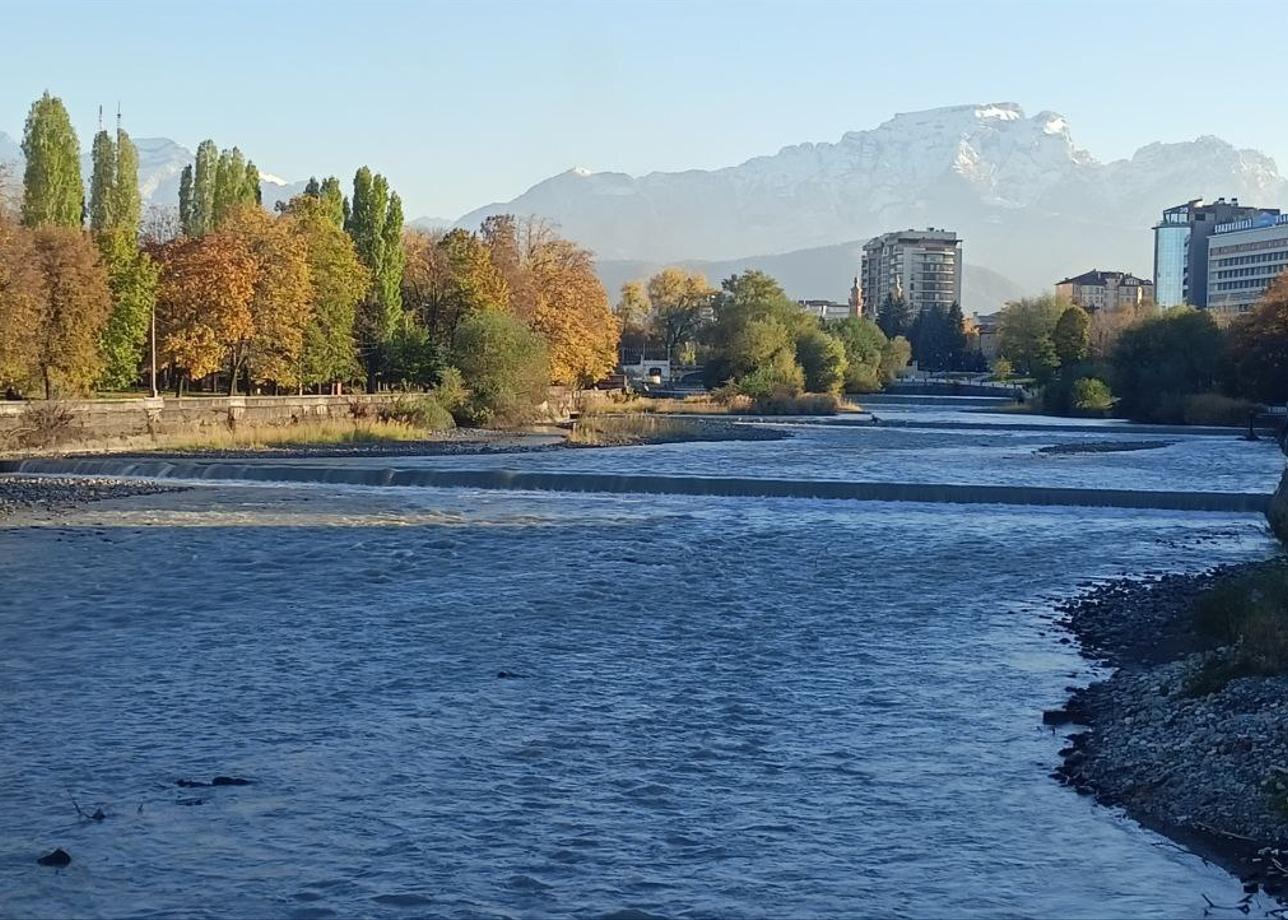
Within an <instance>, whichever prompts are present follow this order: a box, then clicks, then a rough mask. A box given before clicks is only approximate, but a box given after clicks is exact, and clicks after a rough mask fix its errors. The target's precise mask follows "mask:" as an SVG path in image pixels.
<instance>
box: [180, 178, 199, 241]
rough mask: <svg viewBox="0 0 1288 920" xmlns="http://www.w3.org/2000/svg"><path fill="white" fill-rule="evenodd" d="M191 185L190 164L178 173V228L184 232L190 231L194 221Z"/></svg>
mask: <svg viewBox="0 0 1288 920" xmlns="http://www.w3.org/2000/svg"><path fill="white" fill-rule="evenodd" d="M194 207H195V205H194V201H193V187H192V164H191V163H189V164H188V165H187V166H185V167H184V168H183V172H182V173H180V175H179V228H180V229H181V230H182V231H183V232H184V233H191V232H192V228H193V226H194V225H195V223H196V217H195V211H194Z"/></svg>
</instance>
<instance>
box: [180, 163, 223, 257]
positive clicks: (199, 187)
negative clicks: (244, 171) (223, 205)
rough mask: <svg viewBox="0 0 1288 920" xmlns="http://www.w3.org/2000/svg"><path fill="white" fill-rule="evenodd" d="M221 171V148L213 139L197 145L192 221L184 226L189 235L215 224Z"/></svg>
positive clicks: (190, 211) (190, 215) (209, 228)
mask: <svg viewBox="0 0 1288 920" xmlns="http://www.w3.org/2000/svg"><path fill="white" fill-rule="evenodd" d="M218 172H219V148H218V147H216V146H215V142H214V141H212V140H209V139H207V140H204V141H202V142H201V143H200V144H198V145H197V159H196V166H195V168H194V169H193V173H192V205H191V207H190V209H189V217H190V218H191V222H190V224H189V225H188V226H185V227H184V228H183V232H184V233H186V234H187V235H188V236H201V235H202V234H203V233H209V232H210V231H211V230H213V229H214V226H215V184H216V180H217V178H218Z"/></svg>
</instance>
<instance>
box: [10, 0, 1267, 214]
mask: <svg viewBox="0 0 1288 920" xmlns="http://www.w3.org/2000/svg"><path fill="white" fill-rule="evenodd" d="M0 22H3V30H2V31H3V34H4V42H3V46H4V53H3V54H0V87H3V92H2V93H0V130H3V131H6V132H8V133H9V134H10V135H13V136H15V137H16V136H18V135H19V134H20V132H21V130H22V124H23V120H24V118H25V115H26V110H27V107H28V106H29V105H30V103H31V100H32V99H33V98H35V97H36V96H37V95H39V94H40V92H41V91H42V90H44V89H45V88H48V89H50V90H51V91H53V92H54V93H55V94H57V95H59V96H61V97H62V98H63V99H64V101H65V102H66V103H67V104H68V107H69V108H70V110H71V113H72V117H73V119H74V121H75V123H76V125H77V128H78V130H80V132H81V137H82V143H83V144H85V143H87V142H88V140H89V136H90V134H91V133H92V131H93V129H94V124H95V117H96V112H97V107H98V105H99V104H100V103H102V104H103V105H104V106H105V107H106V108H108V109H109V110H110V109H111V108H113V107H114V106H115V104H116V102H117V100H118V99H119V100H120V101H121V103H122V106H123V108H124V112H125V124H126V127H127V129H128V130H130V131H131V133H132V134H134V135H135V136H156V135H163V136H167V137H172V138H174V139H175V140H177V141H179V142H180V143H183V144H185V145H187V146H189V147H195V146H196V144H197V142H198V141H200V140H201V139H202V138H204V137H208V136H209V137H213V138H214V139H215V140H216V141H217V142H219V143H220V144H221V145H223V146H230V145H232V144H237V145H239V146H240V147H241V148H242V149H243V150H245V151H246V152H247V153H248V155H249V156H251V158H252V159H254V160H255V161H256V163H258V164H259V165H260V167H261V168H262V169H264V170H265V171H268V172H272V173H276V174H278V175H281V176H283V177H285V178H288V179H295V178H303V177H307V176H308V175H309V174H318V175H326V174H330V173H335V174H337V175H340V176H342V177H346V178H347V177H349V176H351V175H352V173H353V170H354V169H355V168H356V167H357V166H358V165H360V164H362V163H369V164H370V165H371V166H372V168H373V169H376V170H378V171H381V172H384V173H385V174H386V175H388V176H389V177H390V180H391V182H392V183H393V185H394V186H395V188H397V189H398V190H399V191H401V192H402V194H403V197H404V199H405V201H406V202H407V211H408V214H409V215H426V214H436V215H441V216H446V217H456V216H458V215H459V214H461V213H462V212H464V211H466V210H469V209H471V208H473V207H476V206H478V205H481V204H484V203H487V202H489V201H493V200H505V199H508V198H511V197H513V196H515V195H517V194H519V193H520V192H522V191H523V190H524V189H525V188H527V187H528V186H530V185H531V184H533V183H534V182H537V181H539V180H541V179H543V178H545V177H547V176H549V175H552V174H554V173H556V172H561V171H563V170H565V169H568V168H570V167H572V166H586V167H589V168H592V169H596V170H601V169H612V170H622V171H625V172H629V173H633V174H639V173H644V172H648V171H651V170H670V169H684V168H691V167H701V168H711V167H719V166H726V165H730V164H733V163H737V162H741V161H742V160H744V159H746V158H748V157H751V156H755V155H758V154H762V153H772V152H774V151H776V150H778V149H779V148H780V147H782V146H784V145H786V144H793V143H799V142H801V141H821V140H835V139H837V138H838V137H839V136H840V135H841V134H842V133H843V132H845V131H847V130H855V129H862V128H867V127H872V126H874V125H876V124H877V123H879V122H881V121H883V120H884V119H886V118H888V117H889V116H890V115H891V114H893V113H894V112H898V111H912V110H916V109H923V108H931V107H935V106H940V105H953V104H959V103H970V102H993V101H1014V102H1019V103H1020V104H1021V105H1023V106H1024V107H1025V109H1026V111H1027V112H1028V113H1029V114H1035V113H1036V112H1038V111H1041V110H1043V109H1051V110H1054V111H1057V112H1060V113H1062V114H1064V115H1065V116H1067V117H1068V119H1069V121H1070V124H1071V126H1072V130H1073V134H1074V138H1075V140H1076V141H1077V142H1078V143H1079V144H1080V145H1081V146H1083V147H1086V148H1088V149H1090V150H1091V151H1092V153H1094V154H1095V155H1096V156H1098V157H1099V158H1101V159H1113V158H1116V157H1121V156H1128V155H1130V154H1131V152H1132V151H1133V150H1134V149H1135V148H1136V147H1138V146H1140V145H1142V144H1145V143H1148V142H1150V141H1152V140H1183V139H1190V138H1193V137H1195V136H1197V135H1199V134H1216V135H1219V136H1221V137H1224V138H1225V139H1227V140H1229V141H1231V142H1233V143H1235V144H1238V145H1240V146H1251V147H1257V148H1259V149H1261V150H1263V151H1265V152H1266V153H1269V154H1270V155H1271V156H1274V157H1275V158H1276V160H1277V161H1278V162H1279V164H1280V167H1281V169H1288V117H1285V115H1286V113H1288V110H1285V106H1284V100H1285V99H1286V98H1288V89H1286V88H1285V84H1284V72H1283V68H1282V63H1281V55H1280V54H1279V52H1278V51H1277V50H1276V49H1277V48H1278V47H1279V46H1280V45H1281V43H1282V40H1283V36H1284V34H1285V31H1286V30H1285V27H1288V0H1208V2H1200V0H1115V2H1107V0H1106V2H1101V0H1032V2H1020V0H917V2H915V3H904V2H892V0H881V2H867V0H850V2H840V0H836V2H829V0H804V2H802V0H797V2H794V3H787V2H754V0H743V2H718V0H707V2H702V0H688V2H672V0H644V2H638V0H620V2H612V0H604V2H582V0H559V2H553V0H524V2H508V0H483V2H477V3H463V2H462V3H429V2H415V3H413V2H380V0H373V2H366V3H358V2H346V3H333V2H326V0H316V2H298V3H297V2H278V3H271V2H262V3H250V2H232V0H230V2H222V0H204V2H202V3H200V4H196V3H187V2H181V0H164V2H130V0H100V2H89V0H81V2H60V0H42V2H31V0H0Z"/></svg>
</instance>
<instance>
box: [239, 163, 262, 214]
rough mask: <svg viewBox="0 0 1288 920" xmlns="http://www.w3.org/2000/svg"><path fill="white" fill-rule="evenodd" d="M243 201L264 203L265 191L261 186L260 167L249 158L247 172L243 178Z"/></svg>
mask: <svg viewBox="0 0 1288 920" xmlns="http://www.w3.org/2000/svg"><path fill="white" fill-rule="evenodd" d="M242 201H243V202H245V203H247V204H249V203H251V202H252V201H253V202H254V203H255V204H263V203H264V199H263V193H262V192H261V191H260V187H259V169H258V167H256V166H255V164H254V163H252V162H250V161H249V160H248V161H247V162H246V174H245V178H244V179H243V180H242Z"/></svg>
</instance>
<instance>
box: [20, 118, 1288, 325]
mask: <svg viewBox="0 0 1288 920" xmlns="http://www.w3.org/2000/svg"><path fill="white" fill-rule="evenodd" d="M135 143H136V144H137V146H138V148H139V185H140V187H141V189H142V190H143V194H144V198H145V200H146V201H147V202H148V203H150V204H158V205H162V206H166V207H173V206H174V205H175V204H176V203H177V201H178V189H179V174H180V173H181V172H182V170H183V167H184V166H185V165H186V164H187V163H189V162H191V161H192V152H191V151H189V150H188V149H187V148H185V147H182V146H180V145H179V144H176V143H175V142H174V141H171V140H168V139H166V138H136V139H135ZM86 150H87V151H88V148H86ZM21 158H22V152H21V150H20V149H19V146H18V144H17V143H16V141H15V140H14V139H13V138H12V137H10V136H8V135H5V134H3V133H0V163H3V162H6V161H7V162H10V163H13V164H14V166H15V168H16V169H15V171H16V173H17V174H18V175H21ZM85 161H86V162H85V165H84V171H85V175H86V176H88V175H89V169H88V152H87V153H86V157H85ZM303 188H304V182H302V181H297V182H287V181H286V180H284V179H278V178H277V177H275V176H272V175H269V174H262V193H263V199H264V205H265V206H266V207H269V208H271V207H272V206H273V204H274V203H275V202H277V201H281V200H285V199H289V198H290V197H291V196H292V195H295V194H298V193H299V192H300V191H301V190H303ZM1220 196H1224V197H1227V198H1232V197H1237V198H1240V199H1241V200H1243V201H1244V202H1245V203H1250V204H1256V205H1261V206H1265V207H1288V181H1286V180H1285V179H1284V178H1283V177H1282V176H1280V174H1279V171H1278V168H1277V167H1276V165H1275V162H1274V161H1273V160H1272V159H1271V158H1270V157H1268V156H1266V155H1264V154H1262V153H1259V152H1257V151H1255V150H1241V149H1237V148H1235V147H1234V146H1232V145H1231V144H1229V143H1227V142H1225V141H1223V140H1221V139H1219V138H1216V137H1212V136H1208V135H1204V136H1202V137H1199V138H1197V139H1196V140H1193V141H1184V142H1180V143H1167V144H1164V143H1155V144H1149V145H1148V146H1145V147H1142V148H1141V149H1140V150H1138V151H1136V153H1135V154H1133V155H1132V157H1131V158H1130V159H1127V160H1116V161H1113V162H1108V163H1104V162H1101V161H1099V160H1097V159H1096V158H1095V157H1094V156H1092V155H1091V154H1090V153H1089V152H1087V151H1086V150H1083V149H1081V148H1079V147H1078V146H1076V145H1075V144H1074V142H1073V137H1072V134H1071V133H1070V129H1069V125H1068V122H1067V121H1066V120H1065V119H1064V118H1063V117H1062V116H1060V115H1057V114H1055V113H1054V112H1040V113H1038V114H1037V115H1034V116H1032V117H1028V116H1026V115H1025V114H1024V111H1023V109H1021V108H1020V106H1018V105H1016V104H1014V103H1009V102H1001V103H993V104H988V105H962V106H952V107H948V108H939V109H930V110H928V111H924V112H912V113H905V114H900V115H896V116H895V117H893V118H891V119H890V120H888V121H886V122H884V123H883V124H881V125H879V126H878V127H876V128H873V129H870V130H866V131H852V132H849V133H847V134H845V135H843V136H842V137H841V139H840V140H839V141H837V142H836V143H818V144H800V145H797V146H793V147H784V148H783V149H782V150H780V151H779V152H778V153H776V154H774V155H772V156H762V157H755V158H753V159H751V160H748V161H747V162H745V163H743V164H741V165H738V166H730V167H726V168H724V169H716V170H687V171H685V172H677V173H662V172H656V173H649V174H648V175H645V176H640V177H632V176H628V175H625V174H623V173H606V172H590V171H588V170H584V169H574V170H569V171H568V172H565V173H561V174H559V175H557V176H553V177H551V178H549V179H546V180H544V181H542V182H539V183H537V184H536V185H534V186H533V187H532V188H530V189H528V191H526V192H524V193H523V194H522V195H520V196H518V197H517V198H514V199H512V200H511V201H507V202H498V203H495V204H490V205H488V206H486V207H483V208H479V209H477V210H475V211H471V212H470V213H468V214H466V215H464V216H463V217H461V218H460V219H459V220H457V221H455V222H452V221H448V220H444V219H442V218H432V217H423V218H419V219H417V220H413V221H411V222H410V225H411V226H413V227H418V228H421V229H429V230H433V229H442V228H444V227H448V226H452V225H455V226H458V227H465V228H468V229H474V228H476V227H477V226H478V225H479V223H480V222H481V221H482V220H483V218H485V217H487V216H488V215H491V214H498V213H505V212H510V213H515V214H518V215H524V216H526V215H537V216H540V217H544V218H546V219H548V220H551V221H552V222H554V223H556V224H557V225H558V226H559V227H560V229H561V231H562V232H563V233H564V234H565V235H567V236H569V237H571V238H573V239H575V240H577V241H579V242H581V243H582V244H583V245H585V246H587V247H589V248H590V249H592V250H594V251H595V252H596V254H597V255H598V257H599V259H600V274H601V276H602V277H603V279H604V281H605V284H606V285H607V286H608V287H609V290H610V292H615V290H616V288H617V286H618V285H619V284H620V281H621V280H625V279H627V278H631V277H637V276H639V275H643V274H647V273H648V272H650V271H652V270H654V269H655V268H656V267H660V266H662V265H666V264H675V263H686V264H690V265H693V266H694V267H696V268H699V269H701V270H702V271H704V272H706V273H707V275H708V277H709V278H710V279H711V280H712V281H713V282H715V281H718V280H719V279H720V278H722V277H725V276H726V275H727V274H730V273H732V272H733V271H736V270H738V269H739V268H740V267H760V268H764V269H765V270H767V271H770V272H772V273H773V274H775V275H776V276H777V277H779V278H780V279H781V280H782V281H783V283H784V285H785V287H786V288H787V290H788V292H789V293H791V294H792V295H793V296H796V297H801V298H805V297H827V298H832V299H837V300H840V299H844V297H845V295H846V292H847V290H848V288H849V285H850V281H851V279H852V278H853V276H854V274H855V272H856V271H857V269H858V259H859V255H858V250H859V247H860V245H861V242H843V241H862V240H865V239H867V238H869V237H871V236H873V235H876V234H878V233H882V232H885V231H887V230H901V229H906V228H909V227H927V226H935V227H945V228H948V229H951V230H956V231H957V232H958V233H959V234H961V236H962V238H963V240H964V243H963V254H964V256H965V259H966V265H967V270H966V275H965V278H964V291H963V301H964V303H963V306H964V307H965V308H966V309H967V310H968V311H969V310H979V311H981V312H989V311H991V310H993V309H996V307H997V306H999V305H1000V303H1001V302H1002V301H1003V300H1005V299H1008V298H1011V297H1014V296H1016V294H1018V293H1019V292H1021V291H1029V292H1032V291H1042V290H1049V289H1050V288H1051V286H1052V285H1053V284H1054V283H1055V281H1056V280H1058V279H1060V278H1063V277H1065V276H1067V275H1071V274H1076V273H1078V272H1082V271H1086V270H1088V269H1091V268H1103V269H1121V270H1127V271H1132V272H1134V273H1136V274H1138V275H1142V276H1146V277H1148V276H1149V275H1151V274H1152V267H1151V264H1152V245H1153V243H1152V235H1151V233H1150V229H1149V228H1150V226H1151V225H1152V224H1153V223H1154V222H1155V221H1156V220H1157V219H1158V216H1159V213H1160V212H1161V211H1162V209H1163V208H1165V207H1168V206H1170V205H1174V204H1177V203H1180V202H1182V201H1186V200H1188V199H1190V198H1198V197H1205V198H1209V199H1211V198H1216V197H1220ZM746 253H770V254H776V255H760V256H748V255H746ZM1012 279H1013V280H1012Z"/></svg>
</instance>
